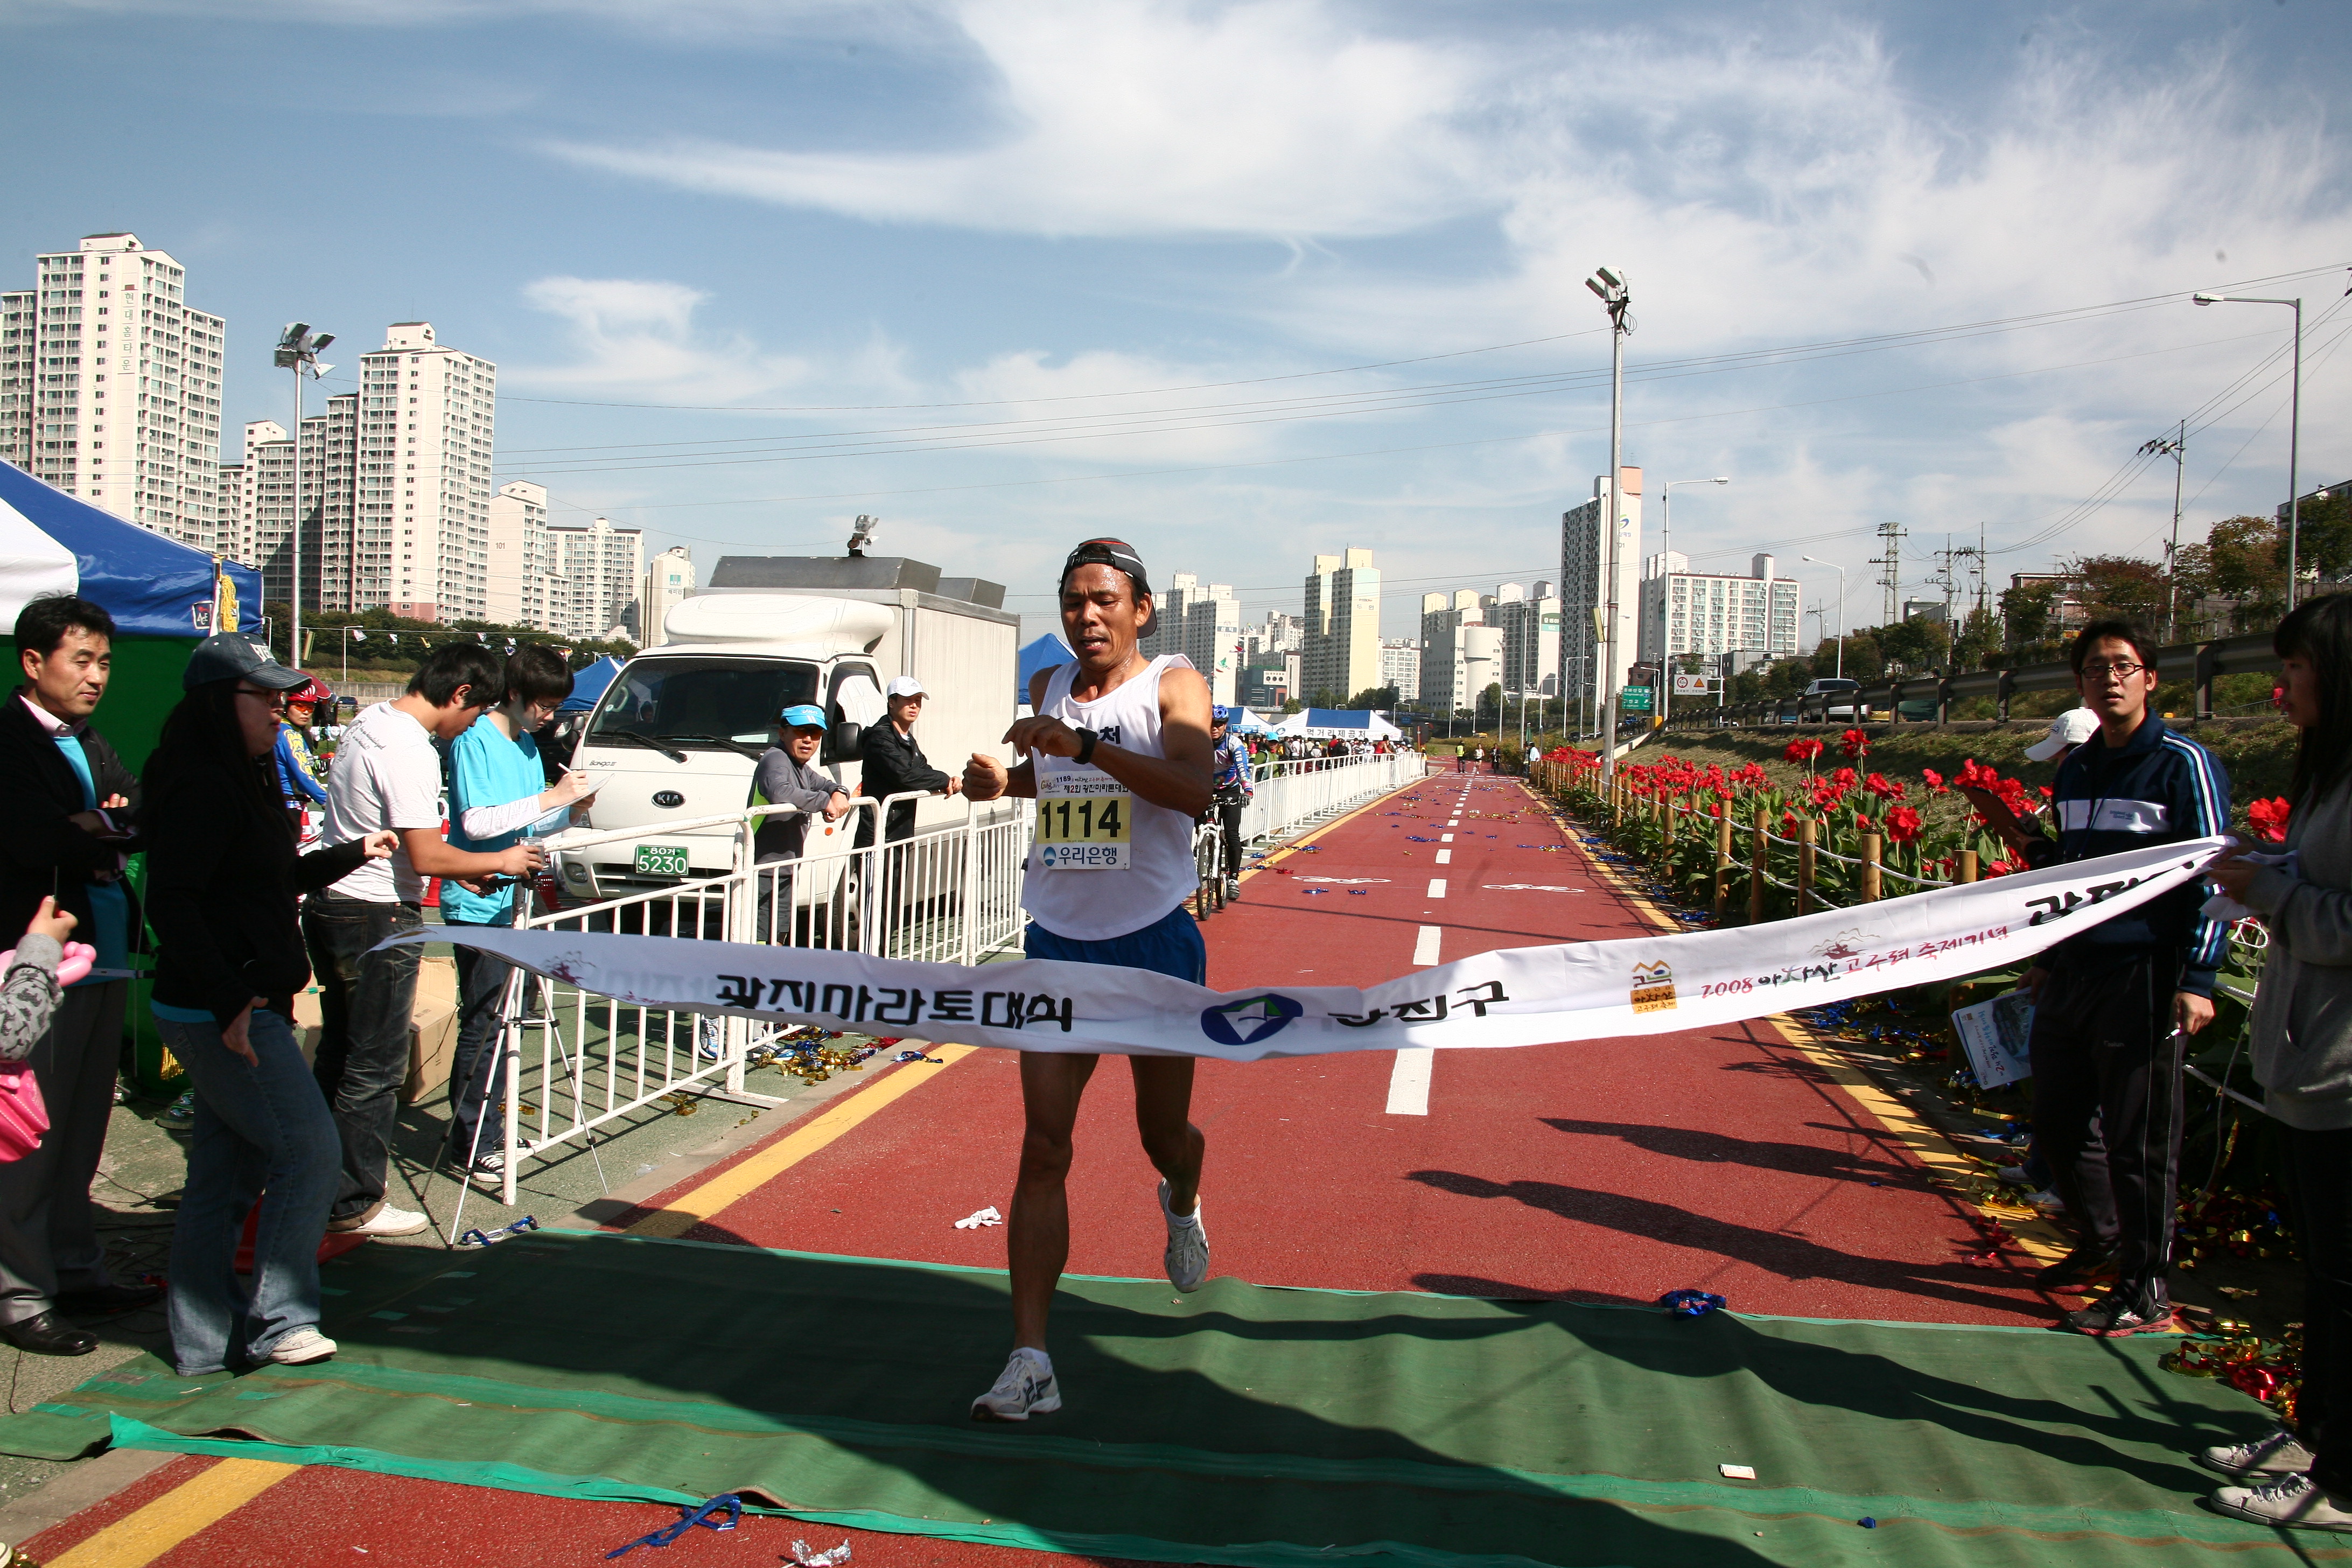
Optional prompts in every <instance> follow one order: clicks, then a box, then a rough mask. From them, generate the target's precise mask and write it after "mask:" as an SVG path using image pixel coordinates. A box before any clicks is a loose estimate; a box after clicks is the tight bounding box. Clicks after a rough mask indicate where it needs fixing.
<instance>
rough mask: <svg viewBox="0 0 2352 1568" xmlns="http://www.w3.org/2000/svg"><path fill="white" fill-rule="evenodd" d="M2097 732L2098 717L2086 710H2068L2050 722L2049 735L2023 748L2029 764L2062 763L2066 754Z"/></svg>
mask: <svg viewBox="0 0 2352 1568" xmlns="http://www.w3.org/2000/svg"><path fill="white" fill-rule="evenodd" d="M2098 732H2099V716H2098V715H2097V714H2096V713H2094V712H2092V711H2091V710H2089V709H2088V708H2069V709H2067V710H2066V711H2064V712H2063V713H2061V714H2059V715H2058V717H2056V718H2055V719H2053V720H2051V721H2050V733H2048V734H2047V735H2044V736H2042V739H2040V740H2038V741H2036V742H2033V744H2032V745H2030V746H2028V747H2026V748H2025V760H2026V761H2027V762H2030V763H2063V762H2064V761H2065V760H2066V755H2067V753H2068V752H2072V751H2073V750H2074V748H2075V747H2077V746H2079V745H2081V744H2082V743H2083V742H2085V741H2087V740H2089V739H2090V738H2091V737H2092V736H2094V735H2095V734H2097V733H2098Z"/></svg>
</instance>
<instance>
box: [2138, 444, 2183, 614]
mask: <svg viewBox="0 0 2352 1568" xmlns="http://www.w3.org/2000/svg"><path fill="white" fill-rule="evenodd" d="M2139 449H2140V454H2141V456H2143V457H2153V456H2155V455H2157V454H2158V453H2165V454H2168V455H2169V456H2170V457H2171V458H2172V537H2171V538H2170V539H2169V540H2168V541H2166V542H2165V546H2164V640H2165V641H2167V642H2178V641H2179V640H2180V577H2179V571H2180V563H2179V554H2180V468H2181V465H2182V464H2183V463H2184V462H2185V461H2186V460H2187V458H2188V454H2189V421H2188V420H2186V419H2183V420H2182V421H2181V422H2180V428H2179V430H2178V431H2177V432H2176V433H2175V434H2174V435H2173V437H2172V438H2171V439H2170V440H2166V439H2165V438H2164V437H2158V438H2157V439H2155V440H2153V441H2143V442H2141V443H2140V448H2139Z"/></svg>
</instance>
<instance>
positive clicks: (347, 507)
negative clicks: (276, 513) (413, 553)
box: [302, 392, 372, 614]
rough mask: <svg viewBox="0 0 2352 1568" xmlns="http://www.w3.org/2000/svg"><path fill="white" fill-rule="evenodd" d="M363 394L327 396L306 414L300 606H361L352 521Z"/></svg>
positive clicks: (307, 609)
mask: <svg viewBox="0 0 2352 1568" xmlns="http://www.w3.org/2000/svg"><path fill="white" fill-rule="evenodd" d="M359 435H360V398H359V394H357V393H355V392H346V393H341V394H339V395H336V396H333V397H330V398H328V399H327V411H326V412H325V413H324V414H309V415H305V416H303V418H302V607H303V611H304V613H305V614H308V613H309V612H310V611H311V610H314V609H316V610H360V609H367V608H371V607H372V606H370V605H365V604H362V603H360V602H358V600H357V598H356V595H357V592H358V587H359V572H358V566H359V562H358V560H357V558H356V553H355V552H356V549H357V545H358V538H357V532H358V531H357V529H356V528H355V527H354V523H355V522H356V521H357V517H358V511H359Z"/></svg>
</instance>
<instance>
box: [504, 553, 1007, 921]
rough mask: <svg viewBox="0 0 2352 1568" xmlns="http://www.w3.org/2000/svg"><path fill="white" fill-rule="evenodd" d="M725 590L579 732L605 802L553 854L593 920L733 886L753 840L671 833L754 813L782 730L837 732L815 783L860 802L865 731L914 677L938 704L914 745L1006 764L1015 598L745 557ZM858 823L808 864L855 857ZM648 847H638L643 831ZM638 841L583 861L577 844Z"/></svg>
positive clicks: (933, 571)
mask: <svg viewBox="0 0 2352 1568" xmlns="http://www.w3.org/2000/svg"><path fill="white" fill-rule="evenodd" d="M711 583H712V586H711V587H709V588H708V589H706V590H703V591H701V592H699V593H697V594H694V595H691V596H689V597H688V598H686V599H684V600H682V601H680V602H679V603H678V604H677V605H674V606H672V607H671V609H670V612H669V614H668V616H667V617H666V618H665V620H664V622H663V626H662V632H663V636H664V637H665V639H666V640H664V641H663V642H661V643H660V644H658V645H656V646H654V647H647V648H645V649H643V650H642V651H640V652H639V653H637V654H636V655H635V656H634V657H633V658H630V660H629V661H628V663H627V664H625V665H624V666H623V667H622V668H621V670H620V672H619V673H618V674H617V675H615V676H614V678H613V683H612V685H611V686H610V687H608V688H607V689H605V692H604V696H603V698H602V699H600V700H598V702H597V704H596V707H595V709H594V710H593V712H592V714H591V715H590V717H589V721H588V723H587V725H586V727H585V728H584V729H583V731H582V732H581V738H580V743H579V747H578V749H577V750H576V751H575V752H573V754H572V765H573V766H575V767H578V768H581V769H583V770H585V771H586V773H587V774H588V776H589V779H590V781H591V782H592V783H593V784H594V786H595V788H596V800H595V805H593V808H592V810H591V813H590V818H589V821H588V823H587V825H586V826H585V827H584V828H580V829H574V830H573V831H572V832H571V833H568V834H565V835H561V836H559V837H556V838H555V839H553V840H551V843H550V846H549V847H550V848H551V850H552V851H553V858H554V860H555V864H556V875H557V877H558V878H559V879H560V882H561V885H562V889H563V892H564V895H565V897H566V899H567V900H569V901H572V902H575V903H586V902H593V901H595V900H604V899H612V898H619V897H623V896H625V895H627V894H630V893H638V892H645V891H647V890H649V889H659V888H664V887H669V886H674V885H676V884H677V883H678V882H681V881H686V880H688V879H697V878H702V877H713V876H718V875H720V874H722V873H724V872H727V871H730V870H732V869H734V868H735V867H736V862H737V858H738V846H739V844H740V836H739V834H738V833H737V832H736V831H735V830H733V829H731V828H728V827H721V826H706V827H702V828H689V829H684V830H670V829H666V828H665V826H664V824H666V823H684V822H690V821H694V820H697V819H700V818H706V817H712V816H724V815H727V814H730V813H737V812H740V811H741V810H742V809H743V808H744V807H745V806H747V805H750V804H751V795H752V779H753V774H754V773H755V772H756V770H757V769H758V766H759V760H760V756H761V753H762V752H765V751H766V750H767V749H768V748H769V747H770V746H771V745H772V744H774V743H775V726H776V719H777V716H778V715H779V714H780V713H782V710H784V709H786V708H789V707H792V706H793V705H794V704H796V703H803V702H809V703H815V704H817V705H819V706H821V707H823V708H824V710H825V717H826V720H827V721H828V723H829V724H830V725H831V727H832V729H831V733H830V734H829V735H828V737H827V738H826V741H825V744H824V751H823V752H820V753H819V754H818V758H817V765H818V766H819V767H820V768H822V769H823V770H824V772H826V773H829V774H831V775H832V776H833V777H834V778H835V779H836V780H838V781H839V782H840V783H841V784H842V785H843V787H844V788H846V789H850V790H853V791H854V790H855V789H856V787H857V784H858V782H859V768H858V761H857V759H858V755H859V752H860V740H861V736H862V732H863V731H864V729H865V728H866V726H868V725H872V724H877V723H884V722H887V717H886V710H885V706H884V700H883V695H882V693H883V689H884V687H886V686H887V684H888V683H889V681H890V679H891V678H893V677H894V676H899V675H911V676H913V677H915V678H916V679H918V680H920V681H921V682H922V683H923V686H924V689H925V690H926V691H928V692H929V700H928V701H926V702H925V704H924V706H923V714H922V717H921V718H920V719H919V720H918V721H916V727H915V739H916V741H917V742H919V744H920V745H921V746H922V748H923V751H924V754H925V755H927V756H928V757H929V758H930V760H931V763H932V764H933V765H934V766H936V767H938V768H940V769H941V770H943V771H945V772H947V773H961V771H962V768H963V763H964V759H965V758H966V757H967V756H969V755H970V754H971V752H992V753H994V754H997V755H1008V754H1009V752H1010V748H1008V747H1006V746H1005V745H1004V744H1003V739H1002V738H1003V734H1004V731H1005V728H1006V726H1007V725H1009V724H1010V723H1011V722H1012V721H1013V667H1014V658H1015V647H1014V645H1015V643H1016V642H1017V640H1018V633H1019V630H1020V618H1019V617H1018V616H1014V615H1012V614H1010V613H1008V612H1007V611H1005V610H1004V609H1003V608H1002V607H1001V606H1002V604H1003V589H1002V588H1001V587H998V586H997V585H996V584H992V583H985V582H982V581H980V580H978V579H973V578H961V579H957V578H942V577H941V576H940V573H939V569H938V568H937V567H933V566H929V565H927V564H925V563H922V562H919V561H908V560H901V559H898V558H891V557H854V558H851V559H848V560H826V559H798V558H774V557H743V556H730V557H727V558H725V559H723V560H721V561H720V562H719V569H718V570H717V571H716V572H714V573H713V574H712V575H711ZM964 809H965V808H964V805H963V804H962V803H961V801H950V800H941V799H927V800H925V801H923V802H922V803H921V804H920V805H919V808H918V811H917V818H916V831H917V832H918V833H920V832H921V831H922V830H923V828H924V827H925V826H928V825H929V824H930V823H933V822H939V821H942V820H948V819H954V820H959V821H960V820H961V817H962V816H963V813H964ZM856 821H857V816H856V814H853V815H852V816H849V817H845V818H844V819H843V820H842V822H841V823H840V824H839V825H837V826H834V825H828V824H825V823H824V822H822V821H817V822H813V823H811V825H810V828H809V834H808V839H807V843H806V846H805V853H807V854H808V855H810V856H812V857H830V856H834V855H845V854H847V853H848V852H849V850H850V847H851V845H852V842H853V840H854V838H855V831H854V830H855V827H856ZM640 829H642V832H641V833H640V832H639V831H638V830H640ZM616 830H617V831H623V832H626V833H628V834H629V837H626V838H625V839H619V840H608V841H606V842H602V843H597V844H593V845H589V846H586V847H581V848H578V849H568V848H566V847H565V840H566V839H567V838H583V837H587V836H589V835H591V834H593V835H596V836H599V837H602V836H604V835H606V834H609V833H612V832H614V831H616Z"/></svg>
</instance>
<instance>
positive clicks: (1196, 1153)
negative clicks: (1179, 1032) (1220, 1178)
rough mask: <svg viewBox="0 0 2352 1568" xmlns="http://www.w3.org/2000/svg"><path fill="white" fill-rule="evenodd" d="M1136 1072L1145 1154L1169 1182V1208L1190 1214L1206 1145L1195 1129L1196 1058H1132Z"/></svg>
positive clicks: (1198, 1197)
mask: <svg viewBox="0 0 2352 1568" xmlns="http://www.w3.org/2000/svg"><path fill="white" fill-rule="evenodd" d="M1127 1060H1128V1065H1129V1067H1130V1068H1133V1069H1134V1071H1135V1130H1136V1131H1138V1132H1139V1133H1141V1134H1142V1135H1143V1152H1144V1153H1145V1154H1147V1155H1149V1156H1150V1160H1151V1163H1153V1164H1154V1165H1156V1166H1158V1167H1159V1168H1160V1174H1161V1175H1163V1176H1165V1177H1167V1178H1168V1207H1169V1208H1170V1210H1171V1211H1172V1212H1174V1213H1176V1214H1180V1215H1187V1214H1191V1213H1192V1211H1193V1209H1195V1208H1196V1207H1198V1206H1199V1205H1200V1202H1201V1155H1202V1151H1203V1149H1205V1148H1206V1147H1207V1141H1206V1140H1204V1139H1203V1138H1202V1136H1201V1130H1200V1129H1199V1128H1197V1127H1195V1126H1193V1125H1192V1068H1193V1066H1194V1058H1192V1057H1129V1058H1127Z"/></svg>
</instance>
